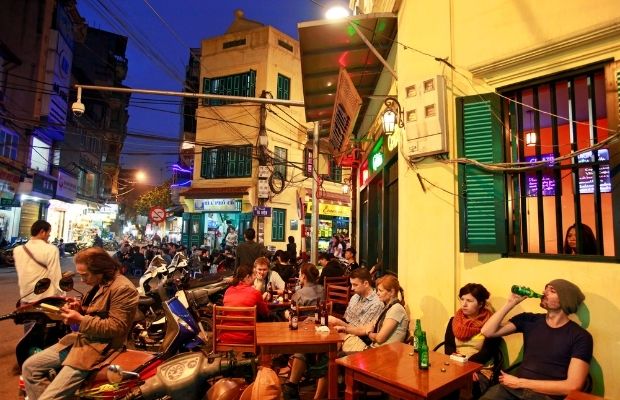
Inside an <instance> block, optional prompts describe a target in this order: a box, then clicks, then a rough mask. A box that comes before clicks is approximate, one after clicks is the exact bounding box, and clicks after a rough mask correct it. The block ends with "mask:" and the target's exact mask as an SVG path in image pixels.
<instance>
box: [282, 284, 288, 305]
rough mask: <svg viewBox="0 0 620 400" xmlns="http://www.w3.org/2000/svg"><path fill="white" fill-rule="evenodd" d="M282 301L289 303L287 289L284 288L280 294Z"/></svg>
mask: <svg viewBox="0 0 620 400" xmlns="http://www.w3.org/2000/svg"><path fill="white" fill-rule="evenodd" d="M282 300H283V301H284V302H285V303H286V302H287V301H289V297H288V289H287V288H286V287H285V288H284V291H283V292H282Z"/></svg>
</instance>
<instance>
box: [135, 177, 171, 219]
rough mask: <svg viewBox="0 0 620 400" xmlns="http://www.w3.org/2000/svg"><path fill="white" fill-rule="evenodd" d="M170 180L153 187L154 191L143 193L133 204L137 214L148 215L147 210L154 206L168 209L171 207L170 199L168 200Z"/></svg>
mask: <svg viewBox="0 0 620 400" xmlns="http://www.w3.org/2000/svg"><path fill="white" fill-rule="evenodd" d="M170 183H171V182H170V180H168V181H166V182H164V183H163V184H162V185H160V186H157V187H155V188H154V189H152V190H150V191H148V192H146V193H144V194H143V195H141V196H140V197H138V199H137V200H136V202H135V209H136V211H137V213H138V214H141V215H148V214H149V210H150V209H151V208H152V207H155V206H161V207H163V208H168V207H171V206H172V199H171V198H170Z"/></svg>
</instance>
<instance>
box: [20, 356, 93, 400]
mask: <svg viewBox="0 0 620 400" xmlns="http://www.w3.org/2000/svg"><path fill="white" fill-rule="evenodd" d="M68 353H69V349H63V350H59V346H58V345H54V346H51V347H48V348H47V349H45V350H43V351H41V352H39V353H35V354H33V355H32V356H30V357H29V358H28V359H27V360H26V361H25V362H24V365H23V366H22V377H23V378H24V383H25V385H26V394H27V395H28V400H52V399H69V398H73V395H74V394H75V392H76V391H77V389H78V388H79V387H80V384H81V383H82V382H83V381H84V380H85V379H86V377H87V376H88V374H89V371H83V370H80V369H75V368H72V367H69V366H64V367H63V366H62V362H63V361H64V359H65V358H66V357H67V354H68ZM55 373H56V377H55V378H53V380H51V376H53V374H55ZM50 381H51V382H50Z"/></svg>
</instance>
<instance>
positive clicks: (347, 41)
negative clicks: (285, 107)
mask: <svg viewBox="0 0 620 400" xmlns="http://www.w3.org/2000/svg"><path fill="white" fill-rule="evenodd" d="M353 24H355V25H356V27H357V28H358V30H359V31H360V32H361V33H362V34H363V35H364V36H365V37H366V39H368V41H369V42H370V44H371V45H372V46H373V47H374V48H375V49H376V50H377V51H378V52H379V54H380V55H381V56H382V57H383V58H384V59H386V58H387V56H388V53H389V52H390V49H391V48H392V45H393V41H394V38H395V37H396V32H397V27H398V24H397V17H396V16H395V15H394V14H389V13H381V14H366V15H356V16H352V17H349V18H344V19H339V20H319V21H309V22H302V23H300V24H298V25H297V29H298V31H299V47H300V53H301V71H302V79H303V92H304V103H305V111H306V120H307V121H322V122H324V123H323V124H322V125H321V136H326V135H327V134H328V132H329V128H330V127H329V124H330V122H331V118H332V113H333V108H334V99H335V97H336V96H335V95H336V86H337V82H338V74H339V72H340V68H346V70H347V72H348V73H349V76H350V77H351V80H352V82H353V84H354V86H355V88H356V89H357V92H358V93H359V94H360V96H361V97H362V107H361V110H360V113H359V115H364V113H365V112H366V109H367V108H368V103H369V101H370V97H369V96H370V95H372V94H374V91H375V87H376V86H377V82H378V80H379V77H380V76H381V74H382V73H388V74H389V72H388V71H387V70H384V65H383V64H382V62H381V60H380V59H379V58H378V57H377V56H376V55H375V53H373V51H372V50H371V49H370V48H369V47H368V45H367V44H366V43H365V42H364V40H363V39H362V37H361V36H360V35H358V34H357V33H356V31H355V28H354V27H353ZM360 120H361V119H360V118H358V121H352V122H353V123H355V127H354V129H353V132H356V131H357V128H358V125H359V121H360Z"/></svg>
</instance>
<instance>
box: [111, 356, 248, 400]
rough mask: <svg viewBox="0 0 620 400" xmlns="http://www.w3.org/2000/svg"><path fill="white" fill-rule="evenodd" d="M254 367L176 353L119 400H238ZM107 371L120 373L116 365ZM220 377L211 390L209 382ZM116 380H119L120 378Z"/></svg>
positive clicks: (231, 358)
mask: <svg viewBox="0 0 620 400" xmlns="http://www.w3.org/2000/svg"><path fill="white" fill-rule="evenodd" d="M255 366H256V359H254V358H246V359H241V360H237V359H236V358H235V357H234V355H231V354H215V355H214V354H211V355H205V354H203V353H198V352H196V353H187V354H180V355H177V356H175V357H173V358H171V359H169V360H167V361H166V362H164V363H163V364H161V365H160V366H159V367H158V368H157V373H156V374H155V375H153V376H151V377H149V378H148V379H146V380H144V382H142V383H141V384H140V385H139V386H136V387H135V388H134V389H132V390H131V391H130V392H129V393H128V394H127V395H126V396H125V397H123V399H124V400H155V399H163V398H165V399H171V400H176V399H179V400H181V399H183V400H194V399H196V400H197V399H205V398H207V399H209V400H219V399H238V398H239V396H240V395H241V392H242V389H243V388H244V386H247V385H245V384H244V382H245V381H247V380H250V379H252V377H254V376H255V370H256V368H255ZM111 369H113V370H114V371H115V372H117V371H119V370H120V368H117V367H116V366H111ZM119 375H120V374H119ZM222 376H223V377H224V378H222V379H219V380H218V381H217V383H215V384H214V385H213V387H211V385H210V383H209V380H210V379H213V378H215V377H222ZM231 376H235V377H243V378H244V379H243V380H235V381H233V380H231V379H229V378H228V377H231ZM117 379H121V378H120V376H118V378H117ZM211 388H212V389H219V390H211ZM205 395H206V396H205Z"/></svg>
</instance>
